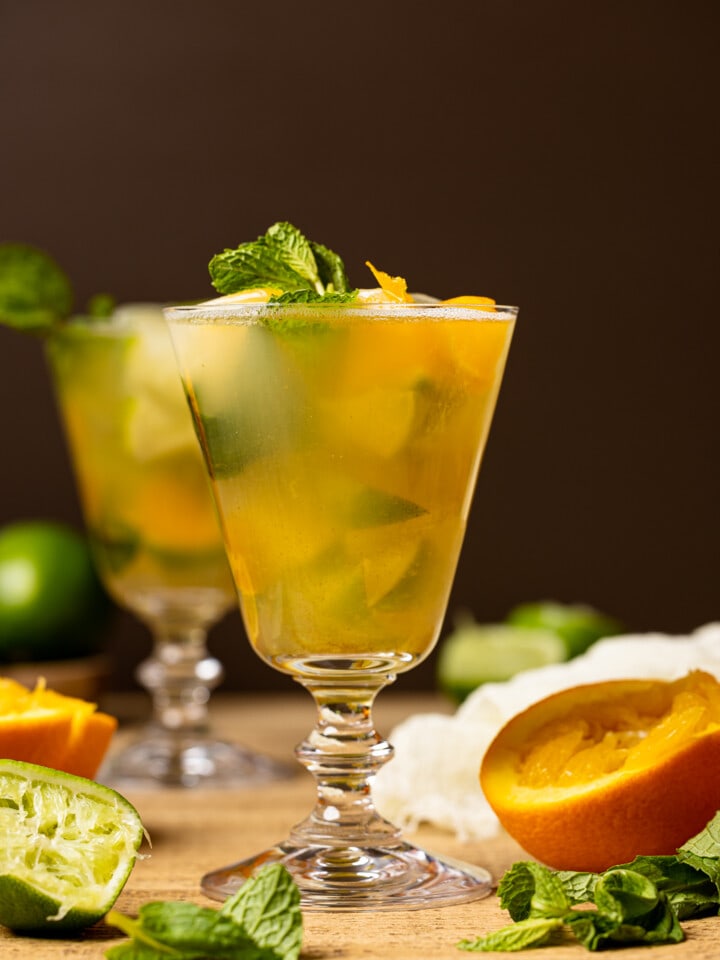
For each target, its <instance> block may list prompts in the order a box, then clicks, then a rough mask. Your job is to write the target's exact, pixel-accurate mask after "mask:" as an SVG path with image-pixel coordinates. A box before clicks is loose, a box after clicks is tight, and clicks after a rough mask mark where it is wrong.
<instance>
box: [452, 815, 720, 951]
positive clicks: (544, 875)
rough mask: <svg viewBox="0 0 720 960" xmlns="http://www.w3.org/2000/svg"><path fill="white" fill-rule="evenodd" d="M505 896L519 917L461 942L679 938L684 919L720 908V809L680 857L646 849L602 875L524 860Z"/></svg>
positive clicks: (500, 947)
mask: <svg viewBox="0 0 720 960" xmlns="http://www.w3.org/2000/svg"><path fill="white" fill-rule="evenodd" d="M498 895H499V897H500V905H501V906H502V907H504V908H505V909H506V910H508V912H509V913H510V917H511V918H512V919H513V920H514V921H515V923H513V924H510V925H509V926H507V927H502V928H501V929H500V930H496V931H494V932H493V933H490V934H488V935H487V936H484V937H477V938H475V939H472V940H462V941H460V943H459V944H458V947H460V949H462V950H469V951H476V952H488V951H497V952H513V951H516V950H525V949H529V948H531V947H543V946H546V945H547V944H549V943H557V942H558V940H559V939H561V938H563V937H564V936H566V935H567V934H569V935H571V936H572V937H574V938H575V939H576V940H578V941H579V942H580V943H582V944H583V946H585V947H587V949H588V950H604V949H608V948H613V947H614V948H619V947H626V946H631V945H633V944H643V943H646V944H660V943H679V942H680V941H681V940H683V939H684V937H685V935H684V933H683V930H682V927H681V926H680V921H681V920H687V919H690V918H694V917H702V916H707V915H709V914H715V915H717V914H718V912H720V812H719V813H717V814H716V815H715V817H714V818H713V819H712V820H711V821H710V823H708V825H707V826H706V827H705V829H704V830H702V831H701V832H700V833H699V834H697V836H695V837H693V838H692V839H691V840H688V842H687V843H685V844H684V845H683V846H682V847H680V849H679V850H678V851H677V853H676V854H675V855H674V856H639V857H636V858H635V859H634V860H633V861H632V863H626V864H621V865H619V866H616V867H610V868H609V869H608V870H606V871H604V873H600V874H597V873H580V872H572V871H567V870H558V871H556V870H551V869H550V868H549V867H545V866H543V865H542V864H539V863H534V862H526V861H521V862H519V863H515V864H513V866H512V867H511V868H510V870H508V871H507V873H506V874H505V875H504V876H503V878H502V880H501V881H500V885H499V887H498ZM578 907H581V909H577V908H578Z"/></svg>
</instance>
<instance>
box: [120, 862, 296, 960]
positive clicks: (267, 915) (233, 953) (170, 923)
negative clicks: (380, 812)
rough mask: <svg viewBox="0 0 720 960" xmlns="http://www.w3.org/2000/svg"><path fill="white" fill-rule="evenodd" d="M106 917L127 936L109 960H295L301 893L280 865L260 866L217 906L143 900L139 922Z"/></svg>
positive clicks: (127, 918) (128, 918)
mask: <svg viewBox="0 0 720 960" xmlns="http://www.w3.org/2000/svg"><path fill="white" fill-rule="evenodd" d="M106 921H107V922H108V923H109V924H111V925H112V926H114V927H118V929H120V930H122V931H123V933H126V934H127V935H128V936H129V937H131V940H130V941H129V942H127V943H121V944H119V945H117V946H114V947H110V948H109V949H108V950H107V951H106V952H105V956H106V957H107V958H108V960H167V958H168V957H170V958H175V960H211V958H218V960H297V958H298V956H299V955H300V948H301V946H302V934H303V927H302V914H301V913H300V893H299V891H298V888H297V886H296V884H295V882H294V880H293V879H292V877H291V876H290V874H289V873H288V871H287V870H286V869H285V867H284V866H282V865H281V864H271V865H269V866H266V867H263V868H262V869H261V870H259V871H258V873H257V874H256V875H255V876H254V877H252V878H251V879H249V880H247V881H246V882H245V883H244V884H243V885H242V887H240V890H239V891H238V892H237V893H236V894H235V895H234V896H232V897H230V898H229V899H228V900H226V901H225V903H224V904H223V905H222V907H221V908H220V910H215V909H213V908H211V907H199V906H197V905H196V904H194V903H188V902H186V901H182V900H166V901H157V902H154V903H146V904H144V905H143V906H142V907H140V911H139V914H138V918H137V920H133V919H132V918H131V917H126V916H124V915H123V914H121V913H118V912H117V911H115V910H111V911H110V913H109V914H108V915H107V917H106Z"/></svg>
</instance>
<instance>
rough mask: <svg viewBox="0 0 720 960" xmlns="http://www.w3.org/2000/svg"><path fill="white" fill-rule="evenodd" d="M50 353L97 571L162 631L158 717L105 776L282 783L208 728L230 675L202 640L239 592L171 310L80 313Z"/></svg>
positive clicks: (148, 666) (143, 672) (274, 767)
mask: <svg viewBox="0 0 720 960" xmlns="http://www.w3.org/2000/svg"><path fill="white" fill-rule="evenodd" d="M47 356H48V360H49V363H50V368H51V372H52V374H53V379H54V383H55V388H56V394H57V398H58V404H59V407H60V411H61V415H62V419H63V422H64V425H65V428H66V434H67V438H68V443H69V446H70V451H71V454H72V459H73V463H74V466H75V472H76V475H77V480H78V486H79V490H80V495H81V500H82V506H83V510H84V514H85V519H86V525H87V529H88V534H89V537H90V541H91V544H92V547H93V553H94V557H95V560H96V563H97V566H98V570H99V572H100V575H101V577H102V578H103V580H104V582H105V584H106V586H107V587H108V589H109V590H110V592H111V593H112V594H113V595H114V597H115V598H116V600H118V601H119V603H120V604H122V605H123V606H125V607H127V608H128V609H129V610H131V611H132V612H133V613H135V614H136V615H137V616H138V617H139V618H140V619H141V620H142V621H144V622H145V624H146V625H147V626H148V627H149V628H150V630H151V631H152V634H153V638H154V639H153V650H152V654H151V656H150V657H149V658H148V659H146V660H145V661H144V662H143V663H142V664H141V665H140V667H139V669H138V678H139V680H140V682H141V683H142V684H143V686H144V687H145V688H146V689H147V690H148V691H149V692H150V694H151V697H152V702H153V722H152V724H151V725H150V726H149V727H148V728H146V729H144V730H143V732H142V733H141V735H140V736H139V737H138V738H137V739H136V741H135V742H134V743H131V744H130V745H129V746H128V747H127V748H126V749H125V750H123V751H121V752H119V753H118V754H116V755H115V756H111V758H110V761H109V764H108V765H107V766H106V767H105V768H104V769H103V771H101V776H102V777H103V779H105V780H108V781H109V782H111V783H113V784H115V785H129V786H156V785H157V786H160V785H178V786H196V785H199V784H204V785H207V786H227V785H230V784H232V785H244V784H250V783H256V782H258V781H265V780H269V779H274V778H275V777H277V776H279V775H281V774H282V773H283V772H284V770H283V768H282V766H281V765H279V764H275V763H274V762H273V761H271V760H270V759H268V758H266V757H263V756H258V755H255V754H254V753H252V752H251V751H250V750H247V749H245V748H244V747H241V746H239V745H237V744H231V743H226V742H224V741H221V740H219V739H217V738H215V737H214V736H213V735H212V734H211V732H210V730H209V725H208V699H209V697H210V692H211V690H212V689H213V688H214V687H215V686H216V685H217V684H218V683H219V682H220V680H221V679H222V672H223V671H222V666H221V664H220V662H219V661H218V660H217V659H215V658H214V657H212V656H209V655H208V651H207V647H206V636H207V631H208V628H209V627H210V626H211V625H212V624H213V623H215V622H216V621H217V620H218V619H219V618H220V617H221V616H222V615H223V614H225V613H226V612H227V611H228V610H229V609H230V608H231V606H233V604H234V603H235V589H234V586H233V583H232V578H231V576H230V571H229V569H228V564H227V559H226V556H225V551H224V549H223V544H222V537H221V533H220V528H219V524H218V519H217V513H216V510H215V507H214V505H213V501H212V496H211V494H210V490H209V485H208V481H207V474H206V471H205V468H204V465H203V462H202V457H201V453H200V447H199V444H198V442H197V438H196V436H195V432H194V428H193V423H192V419H191V417H190V416H189V414H188V409H187V403H186V401H185V396H184V394H183V389H182V386H181V383H180V379H179V377H178V372H177V364H176V360H175V355H174V352H173V348H172V342H171V340H170V336H169V333H168V329H167V325H166V323H165V320H164V318H163V314H162V310H161V308H160V307H159V306H155V305H129V306H125V307H122V308H119V309H117V310H116V311H115V313H114V315H113V316H112V317H111V318H109V319H107V320H98V319H95V318H91V319H90V318H88V319H83V318H79V317H78V318H75V319H73V320H71V321H70V322H68V323H67V324H65V325H63V326H61V327H59V328H57V329H56V330H54V331H53V333H52V335H51V336H50V337H49V338H48V341H47Z"/></svg>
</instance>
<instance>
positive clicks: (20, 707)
mask: <svg viewBox="0 0 720 960" xmlns="http://www.w3.org/2000/svg"><path fill="white" fill-rule="evenodd" d="M116 729H117V720H116V719H115V717H112V716H110V715H109V714H107V713H102V712H101V711H99V710H98V709H97V707H96V705H95V704H94V703H89V702H88V701H86V700H81V699H79V698H78V697H68V696H65V695H64V694H61V693H56V692H55V691H53V690H48V689H47V688H46V686H45V681H44V680H42V679H41V680H38V682H37V685H36V686H35V689H34V690H29V689H28V688H27V687H25V686H23V685H22V684H21V683H18V682H17V681H15V680H11V679H9V678H4V677H3V678H0V757H3V758H5V759H7V760H23V761H25V762H26V763H36V764H40V765H41V766H44V767H51V768H52V769H54V770H62V771H64V772H65V773H73V774H75V775H76V776H79V777H86V778H89V779H91V778H92V777H94V776H95V774H96V773H97V771H98V769H99V768H100V764H101V763H102V761H103V758H104V756H105V754H106V752H107V750H108V747H109V746H110V742H111V740H112V737H113V734H114V733H115V730H116Z"/></svg>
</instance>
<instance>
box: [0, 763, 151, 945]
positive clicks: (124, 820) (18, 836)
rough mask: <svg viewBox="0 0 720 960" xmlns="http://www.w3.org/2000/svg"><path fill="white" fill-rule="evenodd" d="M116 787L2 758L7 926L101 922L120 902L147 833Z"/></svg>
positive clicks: (2, 889) (36, 929)
mask: <svg viewBox="0 0 720 960" xmlns="http://www.w3.org/2000/svg"><path fill="white" fill-rule="evenodd" d="M143 833H144V831H143V825H142V822H141V820H140V816H139V814H138V812H137V811H136V810H135V808H134V807H133V806H132V805H131V804H130V803H129V802H128V801H127V800H126V799H125V798H124V797H122V796H120V794H118V793H116V792H115V791H114V790H111V789H110V788H109V787H105V786H102V785H100V784H99V783H95V782H94V781H93V780H86V779H84V778H83V777H76V776H73V775H71V774H68V773H61V772H60V771H58V770H51V769H50V768H49V767H41V766H37V765H36V764H32V763H22V762H20V761H16V760H0V836H2V844H0V924H2V925H3V926H5V927H9V928H10V929H11V930H14V931H16V932H19V933H32V934H35V935H37V936H52V935H54V934H65V933H68V932H70V931H73V930H81V929H82V928H84V927H88V926H90V925H91V924H93V923H96V922H97V921H98V920H100V918H101V917H103V916H104V915H105V914H106V913H107V912H108V910H110V908H111V907H112V905H113V904H114V903H115V901H116V899H117V897H118V895H119V894H120V891H121V890H122V888H123V886H124V885H125V882H126V880H127V878H128V876H129V875H130V871H131V870H132V867H133V864H134V863H135V858H136V856H137V850H138V848H139V846H140V844H141V842H142V839H143Z"/></svg>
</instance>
